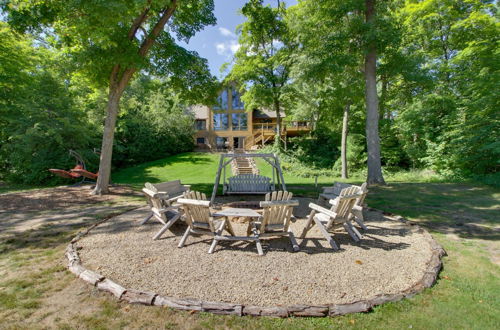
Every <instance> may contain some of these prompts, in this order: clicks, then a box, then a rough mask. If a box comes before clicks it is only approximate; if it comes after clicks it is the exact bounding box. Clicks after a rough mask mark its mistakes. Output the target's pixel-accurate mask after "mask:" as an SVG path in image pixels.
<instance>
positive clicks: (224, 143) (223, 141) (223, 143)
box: [215, 136, 227, 149]
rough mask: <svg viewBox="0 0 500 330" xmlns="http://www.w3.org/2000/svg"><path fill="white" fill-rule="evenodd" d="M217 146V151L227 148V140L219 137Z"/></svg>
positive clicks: (216, 142)
mask: <svg viewBox="0 0 500 330" xmlns="http://www.w3.org/2000/svg"><path fill="white" fill-rule="evenodd" d="M215 144H217V149H226V148H227V138H225V137H220V136H218V137H217V138H215Z"/></svg>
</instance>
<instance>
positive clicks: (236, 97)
mask: <svg viewBox="0 0 500 330" xmlns="http://www.w3.org/2000/svg"><path fill="white" fill-rule="evenodd" d="M231 90H232V98H233V100H232V103H233V110H243V109H244V106H243V102H242V101H241V97H240V93H238V91H237V90H236V89H234V88H233V89H231Z"/></svg>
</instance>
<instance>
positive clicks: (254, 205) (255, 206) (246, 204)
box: [221, 201, 261, 210]
mask: <svg viewBox="0 0 500 330" xmlns="http://www.w3.org/2000/svg"><path fill="white" fill-rule="evenodd" d="M259 203H260V201H239V202H231V203H225V204H222V205H221V206H222V208H223V209H225V208H228V207H237V208H242V209H252V210H259V209H260V208H261V207H260V205H259Z"/></svg>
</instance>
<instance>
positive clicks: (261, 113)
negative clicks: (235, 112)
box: [253, 109, 285, 119]
mask: <svg viewBox="0 0 500 330" xmlns="http://www.w3.org/2000/svg"><path fill="white" fill-rule="evenodd" d="M280 115H281V118H285V113H284V112H280ZM253 117H254V118H260V119H267V118H276V111H274V110H270V109H255V110H254V111H253Z"/></svg>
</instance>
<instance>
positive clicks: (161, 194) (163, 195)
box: [142, 188, 168, 199]
mask: <svg viewBox="0 0 500 330" xmlns="http://www.w3.org/2000/svg"><path fill="white" fill-rule="evenodd" d="M142 192H143V193H145V194H147V195H148V196H150V197H151V198H159V199H168V194H167V193H166V192H161V191H159V192H154V191H152V190H149V189H148V188H142Z"/></svg>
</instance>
